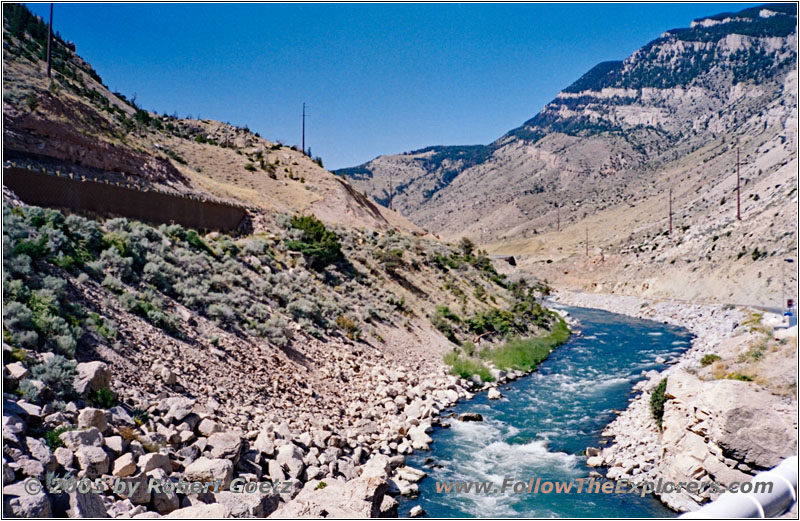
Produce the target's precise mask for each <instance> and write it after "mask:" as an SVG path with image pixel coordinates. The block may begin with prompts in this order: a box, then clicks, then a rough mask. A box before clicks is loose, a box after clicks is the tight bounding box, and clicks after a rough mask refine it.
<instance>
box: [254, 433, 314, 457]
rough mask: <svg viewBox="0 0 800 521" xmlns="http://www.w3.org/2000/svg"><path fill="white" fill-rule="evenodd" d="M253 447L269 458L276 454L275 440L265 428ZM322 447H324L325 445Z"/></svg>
mask: <svg viewBox="0 0 800 521" xmlns="http://www.w3.org/2000/svg"><path fill="white" fill-rule="evenodd" d="M253 448H255V449H256V450H257V451H259V452H260V453H262V454H264V455H265V456H267V457H268V458H271V457H273V456H274V455H275V442H274V441H273V440H272V436H271V435H270V433H269V432H268V431H266V430H263V429H262V430H261V431H260V432H259V433H258V437H257V438H256V441H255V443H254V444H253ZM320 448H324V446H323V447H320Z"/></svg>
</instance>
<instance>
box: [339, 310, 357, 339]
mask: <svg viewBox="0 0 800 521" xmlns="http://www.w3.org/2000/svg"><path fill="white" fill-rule="evenodd" d="M336 325H337V326H339V329H341V330H342V331H344V332H345V334H346V335H347V338H349V339H350V340H358V339H359V337H360V336H361V329H360V328H359V327H358V324H356V322H355V320H353V319H352V318H349V317H346V316H344V315H339V318H337V319H336Z"/></svg>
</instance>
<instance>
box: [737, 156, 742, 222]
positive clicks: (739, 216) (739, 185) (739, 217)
mask: <svg viewBox="0 0 800 521" xmlns="http://www.w3.org/2000/svg"><path fill="white" fill-rule="evenodd" d="M741 193H742V178H741V177H740V176H739V147H736V219H737V220H739V221H741V220H742V206H741Z"/></svg>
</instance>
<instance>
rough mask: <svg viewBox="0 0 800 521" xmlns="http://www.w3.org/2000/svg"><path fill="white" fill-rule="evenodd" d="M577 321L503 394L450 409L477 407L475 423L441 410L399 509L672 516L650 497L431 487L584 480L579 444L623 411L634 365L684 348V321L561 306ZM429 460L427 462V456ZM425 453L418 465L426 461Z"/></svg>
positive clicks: (412, 460)
mask: <svg viewBox="0 0 800 521" xmlns="http://www.w3.org/2000/svg"><path fill="white" fill-rule="evenodd" d="M564 309H566V310H567V311H569V313H570V314H571V315H572V316H573V317H575V318H577V319H578V320H579V321H580V324H579V326H578V327H576V328H575V329H577V330H580V331H581V334H580V335H572V336H571V337H570V339H569V340H568V341H567V342H566V343H565V344H564V345H562V346H561V347H559V348H557V349H556V350H555V351H553V353H552V354H551V355H550V357H549V358H548V359H547V360H545V361H544V362H543V363H542V364H541V365H540V366H539V368H538V370H537V371H536V372H535V373H533V374H531V375H530V376H527V377H524V378H521V379H519V380H517V381H515V382H512V383H510V384H508V385H504V386H502V387H501V388H500V390H501V392H502V393H503V398H502V399H500V400H488V399H487V397H486V393H480V394H479V395H477V396H476V397H475V398H474V399H472V400H470V401H463V402H460V403H459V404H457V405H456V406H455V407H454V408H453V409H452V412H454V413H456V414H461V413H463V412H479V413H480V414H482V415H483V417H484V421H483V422H460V421H458V420H456V419H455V418H446V417H447V416H448V414H449V412H443V414H442V418H443V422H446V423H449V424H450V428H441V427H436V429H435V431H434V433H433V434H432V435H431V436H432V437H433V439H434V443H433V444H431V450H430V451H416V452H415V453H414V454H413V455H412V456H409V458H408V461H407V464H408V465H410V466H413V467H417V468H420V469H424V470H425V471H426V472H428V477H427V478H425V479H424V480H422V481H421V482H420V483H419V487H420V495H419V497H417V498H411V499H408V500H405V499H403V500H402V501H401V505H400V516H401V517H404V516H407V515H408V511H409V509H410V508H411V507H413V506H414V505H417V504H419V505H421V506H422V508H423V509H424V510H425V511H426V512H427V515H428V516H430V517H473V516H479V517H674V516H675V515H676V514H675V513H674V512H672V511H671V510H669V509H668V508H666V507H665V506H663V505H662V504H661V503H660V502H659V501H658V500H657V499H656V498H655V497H653V496H645V497H639V496H638V495H634V494H586V493H585V492H583V493H581V494H577V493H574V492H573V493H572V494H555V493H550V494H542V493H539V494H532V493H531V494H528V493H521V494H514V493H513V492H510V491H508V492H507V493H503V494H475V493H474V492H471V493H460V494H456V493H450V494H444V493H437V492H436V482H437V481H440V482H455V481H481V482H483V481H491V482H493V483H495V484H497V485H500V484H502V482H503V479H504V478H510V479H513V480H514V481H526V482H529V480H530V479H531V478H534V479H536V478H541V479H542V480H543V481H544V480H563V481H569V480H573V479H576V478H588V474H589V471H590V470H592V469H590V468H589V467H587V466H586V464H585V463H586V458H585V457H584V456H583V451H584V449H585V448H586V447H590V446H591V447H598V446H602V445H601V444H600V443H601V440H603V437H602V435H601V433H602V431H603V429H604V428H605V427H606V425H608V424H609V423H610V422H611V421H612V420H613V419H614V417H615V413H614V410H621V409H624V408H625V407H626V406H627V404H628V400H629V399H630V398H631V396H632V395H631V388H632V387H633V385H634V384H635V383H636V382H637V381H639V380H641V379H642V378H643V376H642V372H643V371H649V370H650V369H658V370H660V369H663V368H664V364H660V363H657V362H656V359H658V358H659V357H662V358H664V359H666V360H669V359H671V358H674V357H676V356H677V355H679V354H681V353H682V352H683V351H685V350H686V349H688V348H689V347H690V342H691V338H692V337H691V334H690V333H689V332H688V331H686V330H685V329H682V328H678V327H674V326H669V325H665V324H660V323H658V322H652V321H648V320H640V319H635V318H629V317H626V316H623V315H618V314H614V313H609V312H606V311H600V310H595V309H585V308H569V307H566V308H564ZM429 458H430V459H432V461H430V460H429ZM426 461H428V463H427V464H426Z"/></svg>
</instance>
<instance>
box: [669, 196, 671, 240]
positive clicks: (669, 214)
mask: <svg viewBox="0 0 800 521" xmlns="http://www.w3.org/2000/svg"><path fill="white" fill-rule="evenodd" d="M669 234H670V235H672V188H671V187H670V189H669Z"/></svg>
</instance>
